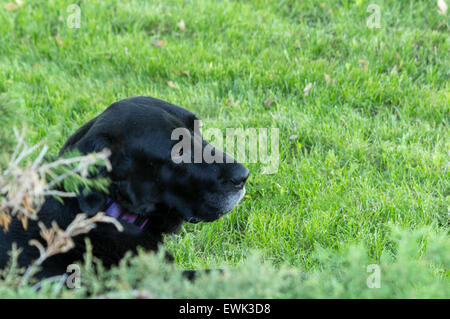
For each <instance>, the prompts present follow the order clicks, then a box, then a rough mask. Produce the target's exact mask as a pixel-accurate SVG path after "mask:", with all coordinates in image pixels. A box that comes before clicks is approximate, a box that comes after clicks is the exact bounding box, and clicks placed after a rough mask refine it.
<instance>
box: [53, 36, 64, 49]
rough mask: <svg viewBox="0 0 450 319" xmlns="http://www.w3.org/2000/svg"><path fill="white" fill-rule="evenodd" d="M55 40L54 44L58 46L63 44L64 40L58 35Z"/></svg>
mask: <svg viewBox="0 0 450 319" xmlns="http://www.w3.org/2000/svg"><path fill="white" fill-rule="evenodd" d="M55 41H56V44H57V45H59V46H60V47H63V46H64V42H63V41H62V40H61V39H60V38H59V37H57V36H56V37H55Z"/></svg>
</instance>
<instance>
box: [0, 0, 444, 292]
mask: <svg viewBox="0 0 450 319" xmlns="http://www.w3.org/2000/svg"><path fill="white" fill-rule="evenodd" d="M74 3H77V4H78V5H79V8H80V10H81V11H80V13H81V19H80V28H71V27H70V25H71V24H70V23H68V19H69V22H73V21H72V20H70V19H71V14H73V11H71V10H70V8H69V10H68V3H67V2H65V1H27V0H25V1H23V3H22V2H21V1H18V2H17V3H16V2H13V5H11V3H9V2H4V1H2V2H1V7H0V97H1V101H3V102H5V103H9V104H13V105H15V107H17V109H18V112H19V114H21V115H20V116H19V119H20V121H22V120H24V121H26V125H27V140H28V141H29V142H30V143H36V142H38V141H42V140H44V141H45V142H46V143H47V144H48V145H49V147H50V149H51V152H52V153H53V154H56V152H57V150H58V149H59V147H61V145H62V143H63V142H64V141H65V139H66V138H67V137H68V136H69V135H70V134H72V133H73V132H74V131H75V130H76V129H77V128H78V127H79V126H80V125H82V124H83V123H84V122H86V121H88V120H89V119H90V118H92V117H94V116H95V115H97V114H99V113H100V112H101V111H103V110H104V109H105V108H106V107H107V106H108V105H109V104H111V103H112V102H114V101H117V100H120V99H123V98H126V97H130V96H136V95H150V96H154V97H157V98H160V99H163V100H167V101H169V102H172V103H175V104H178V105H181V106H183V107H185V108H187V109H189V110H191V111H193V112H194V113H196V114H197V115H198V117H199V118H201V119H202V120H203V123H202V124H203V127H204V128H213V127H215V128H219V129H221V130H222V131H225V130H226V129H227V128H272V127H273V128H278V129H279V140H280V146H279V154H280V160H279V166H278V170H277V172H276V173H274V174H261V167H262V165H261V163H254V164H252V163H250V164H247V166H248V167H249V169H250V171H251V176H250V178H249V181H248V184H247V185H248V186H247V195H246V196H245V198H244V200H243V201H242V202H241V204H240V205H239V206H238V207H237V208H235V209H234V210H233V211H232V212H231V213H230V214H228V215H227V216H225V217H223V218H222V219H220V220H218V221H216V222H213V223H200V224H196V225H192V224H189V225H185V226H184V228H183V229H182V231H181V232H179V233H178V234H176V235H172V236H169V237H168V238H167V248H168V249H169V250H170V251H171V252H172V253H173V254H174V256H175V258H176V263H177V266H178V267H179V268H220V267H229V268H239V267H240V265H243V264H245V263H246V262H248V261H246V259H247V257H248V256H250V255H252V254H253V252H254V251H258V254H259V256H260V257H259V260H260V261H261V264H270V265H272V268H274V267H276V268H278V267H288V268H289V267H290V268H291V269H295V270H299V271H302V272H304V273H306V274H309V273H311V274H317V273H318V272H320V271H321V270H322V269H323V267H325V268H326V267H327V265H324V262H323V260H321V259H320V258H318V251H323V250H326V251H327V252H328V253H330V254H334V256H344V255H345V256H347V257H348V258H350V259H348V260H350V264H351V258H352V257H351V256H352V254H351V251H352V249H353V248H351V247H360V248H358V249H356V248H354V251H358V252H361V253H360V255H358V256H360V257H361V256H363V255H364V257H361V258H362V259H358V260H365V262H367V264H360V265H358V264H356V265H357V266H358V267H359V268H357V269H359V270H355V269H356V268H354V267H355V265H350V266H348V265H347V266H348V267H350V268H351V267H353V268H352V270H351V271H352V273H353V272H354V271H360V272H361V273H360V276H362V277H361V278H365V277H367V275H368V273H367V272H366V267H367V266H368V264H378V263H381V264H382V261H383V258H384V257H383V256H393V258H394V259H395V260H397V262H398V260H403V259H401V258H398V259H396V256H397V257H398V255H397V254H398V251H399V242H398V233H402V234H403V235H404V236H407V235H408V234H409V235H410V234H413V233H414V234H416V233H417V234H419V235H418V236H419V237H418V238H419V239H418V240H416V239H417V238H416V239H414V240H411V241H409V242H408V247H409V249H410V250H413V251H414V252H415V253H417V254H416V255H417V256H416V255H414V254H413V255H414V257H411V258H412V259H411V258H410V259H408V258H409V257H408V258H406V257H405V258H406V259H408V260H409V264H408V265H413V264H415V262H411V260H413V261H414V260H417V261H419V260H422V259H421V258H422V256H423V255H424V254H426V250H427V248H428V247H431V246H432V243H431V238H437V239H436V240H437V242H439V243H440V244H439V245H438V246H439V247H440V248H439V249H438V250H439V253H436V254H437V255H439V256H441V257H442V256H444V257H445V255H448V251H449V249H450V240H449V238H448V225H449V208H448V207H449V199H450V197H449V196H450V193H449V191H450V187H449V186H450V185H449V180H450V174H449V149H450V139H449V136H450V135H449V118H450V108H449V106H450V95H449V70H450V63H449V52H450V48H449V42H450V38H449V18H448V12H447V14H442V13H441V12H440V10H439V8H438V6H437V5H436V1H394V0H386V1H364V0H347V1H346V0H341V1H328V2H325V1H313V0H310V1H308V0H305V1H287V0H286V1H284V0H279V1H267V0H266V1H263V0H261V1H256V0H255V1H207V0H196V1H175V0H168V1H122V2H121V3H117V2H114V1H74ZM370 4H375V5H377V6H376V7H375V9H377V8H378V9H379V13H380V19H379V25H378V26H379V27H377V26H375V27H373V25H371V24H370V23H369V22H371V21H372V22H373V21H375V20H373V19H374V17H373V16H372V15H373V14H376V13H377V11H376V10H375V11H372V10H368V7H369V5H370ZM181 21H183V22H184V23H180V22H181ZM20 121H18V122H20ZM427 238H430V240H427ZM413 243H415V244H413ZM400 246H401V245H400ZM349 251H350V252H349ZM442 252H444V253H442ZM319 255H320V254H319ZM322 255H323V254H322ZM349 256H350V257H349ZM347 257H345V258H347ZM358 258H359V257H358ZM402 258H403V257H402ZM406 259H405V260H406ZM431 259H432V261H430V263H429V264H427V266H426V267H428V268H430V269H431V270H430V271H431V273H432V275H430V278H429V281H423V285H424V286H420V284H418V285H416V286H415V288H414V289H417V290H415V291H416V292H417V291H420V292H421V293H422V294H420V293H418V296H428V295H433V293H435V294H436V295H435V296H438V297H447V298H448V297H450V291H449V288H448V287H449V286H450V285H449V268H448V267H449V265H450V261H449V260H448V257H446V258H443V260H441V259H442V258H441V259H439V258H437V259H439V260H440V261H439V260H436V258H435V259H433V258H431ZM431 259H430V260H431ZM346 260H347V259H346ZM405 262H406V261H405ZM419 264H421V263H419ZM397 266H398V269H397V270H398V271H399V272H398V273H397V272H394V273H395V274H400V273H401V269H402V267H401V265H397ZM336 267H337V266H336ZM341 267H345V263H344V265H341ZM424 267H425V266H424ZM276 268H274V269H276ZM428 268H426V269H428ZM423 269H425V268H423ZM423 269H422V268H421V271H419V272H413V273H411V276H412V277H411V278H410V280H411V282H414V278H415V277H414V276H419V274H423V271H424V270H423ZM331 272H332V271H331V270H330V273H331ZM337 278H344V277H339V276H338V277H337ZM345 278H347V277H345ZM217 280H219V279H217ZM348 280H350V281H351V279H348ZM392 280H393V281H394V282H391V283H390V284H389V285H390V287H391V288H392V289H391V290H389V291H388V292H386V294H385V295H382V296H387V297H397V296H406V297H413V296H417V295H415V294H413V293H411V294H406V295H405V294H402V293H401V292H399V291H398V290H396V287H397V285H396V283H395V278H394V277H392ZM418 280H419V283H420V279H418ZM427 280H428V279H427ZM318 282H319V281H318ZM430 283H433V285H431V284H430ZM310 284H311V283H310ZM408 284H409V283H408ZM361 285H365V283H364V282H363V283H361ZM382 285H383V281H382ZM386 285H388V283H386ZM405 285H407V284H404V283H401V284H399V286H402V287H404V286H405ZM412 285H414V284H412ZM425 285H428V288H426V287H425ZM345 287H346V289H347V290H352V289H353V288H354V287H353V288H352V286H351V285H350V286H345ZM408 287H409V286H408ZM442 287H447V288H446V289H444V290H442V289H441V288H442ZM363 288H364V289H366V290H367V289H368V288H367V287H358V288H355V291H363ZM358 289H359V290H358ZM433 289H435V290H433ZM230 295H233V294H232V293H230ZM362 295H364V293H361V295H358V294H356V293H353V294H352V293H351V292H350V293H349V294H348V295H345V294H341V295H339V294H338V293H334V292H333V293H331V292H330V293H329V294H328V295H327V294H326V293H324V294H323V296H336V297H342V296H352V297H358V296H362ZM168 296H173V294H170V293H168ZM244 296H245V294H244ZM258 296H259V295H258ZM268 296H272V295H270V294H269V295H268ZM274 296H278V295H276V294H274ZM367 296H371V295H370V294H368V295H367Z"/></svg>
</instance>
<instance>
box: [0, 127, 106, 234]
mask: <svg viewBox="0 0 450 319" xmlns="http://www.w3.org/2000/svg"><path fill="white" fill-rule="evenodd" d="M14 134H15V136H16V139H17V141H18V142H17V146H16V147H15V150H14V152H13V154H12V156H11V158H10V159H9V160H7V164H6V169H5V170H2V169H1V168H0V226H2V227H3V229H4V231H8V228H9V224H10V223H11V217H12V216H17V218H18V219H19V220H21V222H22V224H23V226H24V228H25V229H26V228H27V223H28V219H32V220H36V219H37V212H38V211H39V210H40V208H41V206H42V204H43V202H44V198H45V196H48V195H54V196H59V197H74V196H76V194H75V193H74V192H66V191H61V190H57V189H55V188H56V187H57V186H59V185H60V184H61V183H62V182H63V181H64V180H65V179H67V178H68V177H70V176H74V175H79V176H80V177H81V178H82V179H86V178H87V177H88V174H89V172H90V168H91V167H92V166H93V165H95V164H99V163H102V165H105V166H106V169H107V170H111V164H110V162H109V160H108V157H109V156H110V154H111V152H110V151H109V150H108V149H105V150H103V151H102V152H99V153H93V154H88V155H85V156H76V157H72V158H60V159H58V160H56V161H53V162H50V163H42V161H43V159H44V156H45V155H46V153H47V151H48V147H47V146H46V145H42V144H36V145H34V146H32V147H30V146H28V145H27V143H26V142H25V140H24V132H23V131H22V133H21V134H19V133H18V131H17V129H14ZM38 150H40V152H39V155H38V156H37V157H36V159H35V160H34V161H32V162H30V161H29V158H30V155H31V154H33V153H34V152H35V151H38Z"/></svg>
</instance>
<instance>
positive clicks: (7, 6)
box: [5, 2, 19, 11]
mask: <svg viewBox="0 0 450 319" xmlns="http://www.w3.org/2000/svg"><path fill="white" fill-rule="evenodd" d="M18 8H19V6H18V5H17V4H15V3H14V2H8V3H5V9H6V11H14V10H16V9H18Z"/></svg>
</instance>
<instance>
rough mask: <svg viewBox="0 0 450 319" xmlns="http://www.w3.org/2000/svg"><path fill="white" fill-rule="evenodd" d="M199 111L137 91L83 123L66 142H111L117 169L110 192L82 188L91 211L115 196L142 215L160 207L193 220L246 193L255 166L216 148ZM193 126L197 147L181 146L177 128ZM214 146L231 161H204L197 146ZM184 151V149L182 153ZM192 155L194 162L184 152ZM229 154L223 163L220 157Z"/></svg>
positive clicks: (75, 145) (84, 146)
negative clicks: (201, 127) (203, 131)
mask: <svg viewBox="0 0 450 319" xmlns="http://www.w3.org/2000/svg"><path fill="white" fill-rule="evenodd" d="M196 119H197V118H196V117H195V115H194V114H193V113H191V112H189V111H187V110H185V109H183V108H181V107H178V106H175V105H173V104H170V103H167V102H164V101H161V100H158V99H154V98H150V97H133V98H129V99H125V100H122V101H119V102H116V103H113V104H112V105H110V106H109V107H108V108H107V109H106V110H105V111H104V112H103V113H102V114H100V115H99V116H97V117H96V118H94V119H92V120H91V121H89V122H88V123H86V124H85V125H84V126H82V127H81V128H80V129H79V130H78V131H77V132H75V134H74V135H72V136H71V137H70V138H69V139H68V140H67V142H66V143H65V144H64V146H63V147H62V149H61V152H60V153H61V154H62V153H64V152H65V151H66V150H69V149H78V150H79V151H80V152H81V153H84V154H87V153H91V152H99V151H101V150H103V149H104V148H109V149H110V150H111V152H112V155H111V158H110V161H111V164H112V171H111V172H110V173H108V174H109V175H108V177H110V179H111V186H110V194H109V195H107V194H102V193H98V192H91V193H89V194H87V195H86V194H85V195H82V196H80V198H79V200H80V208H81V209H82V210H83V211H86V212H88V213H95V212H97V211H98V210H101V209H103V207H104V206H105V203H106V202H108V201H109V202H114V203H115V204H116V205H118V206H119V207H120V208H121V209H122V210H124V211H126V212H128V213H132V214H136V215H138V216H144V217H146V216H149V217H150V216H152V215H155V214H156V215H158V216H159V218H160V219H161V221H162V222H164V219H165V218H169V217H170V218H171V219H174V220H184V221H188V222H194V223H195V222H199V221H213V220H216V219H218V218H220V217H221V216H223V215H224V214H226V213H227V212H229V211H230V210H231V209H232V208H233V207H234V206H236V204H237V203H238V202H239V201H240V200H241V199H242V197H243V196H244V193H245V187H244V186H245V182H246V180H247V177H248V175H249V171H248V169H247V168H246V167H245V166H243V165H242V164H240V163H237V162H236V161H235V160H234V159H232V158H231V157H229V156H228V155H227V154H225V153H223V152H222V151H221V150H218V149H215V148H214V147H213V146H212V145H210V144H208V143H207V142H206V141H205V140H203V139H202V138H201V136H200V133H199V132H198V131H197V132H194V130H195V126H194V121H195V120H196ZM180 128H182V129H183V130H184V131H185V132H188V133H190V136H191V145H192V151H191V150H189V149H184V148H182V149H179V150H178V151H175V153H174V149H176V147H175V148H174V146H175V145H176V144H177V143H179V141H177V140H173V139H172V138H173V134H172V133H173V131H174V130H175V129H180ZM195 146H197V147H200V149H201V150H203V149H204V148H205V147H210V148H211V149H212V150H213V152H212V153H215V154H214V157H215V158H222V159H223V161H217V162H212V163H206V162H205V161H201V162H200V163H197V162H196V161H195V160H194V151H193V149H194V147H195ZM182 152H183V153H182ZM179 157H183V158H184V159H186V158H191V159H192V160H191V161H190V163H188V161H186V160H183V161H181V163H180V160H179V159H180V158H179ZM220 162H222V163H220Z"/></svg>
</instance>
